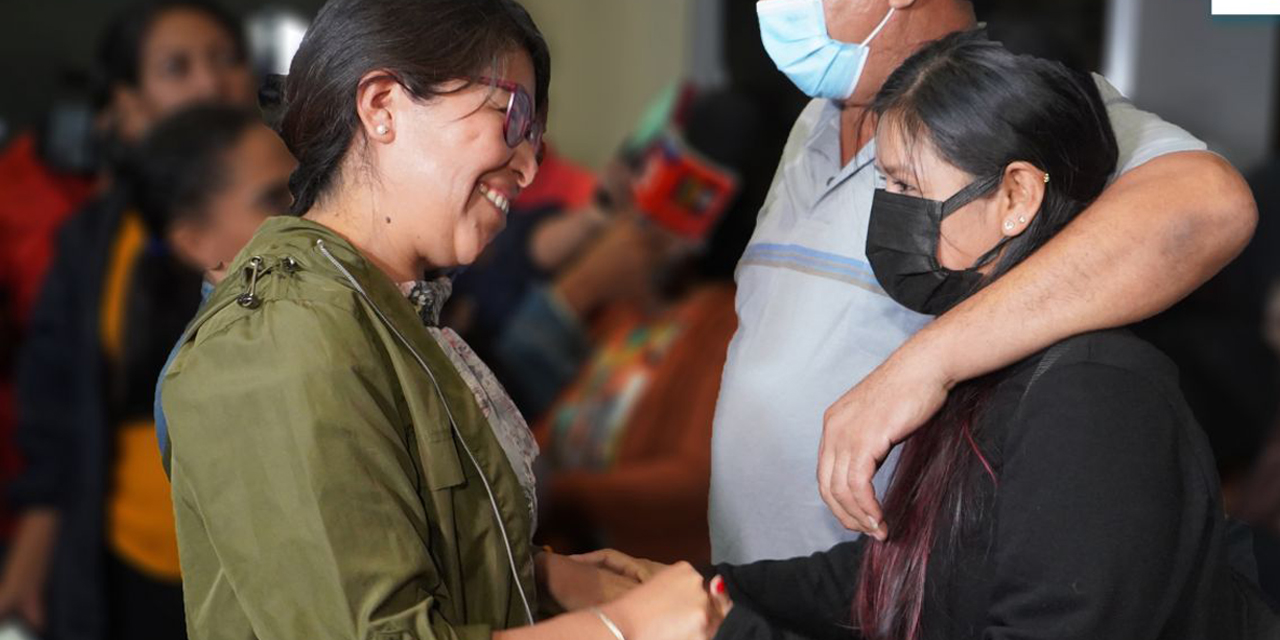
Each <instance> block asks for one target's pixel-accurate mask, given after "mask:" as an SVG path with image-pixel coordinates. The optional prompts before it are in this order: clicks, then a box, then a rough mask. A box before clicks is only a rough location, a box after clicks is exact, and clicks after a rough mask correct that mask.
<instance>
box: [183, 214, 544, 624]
mask: <svg viewBox="0 0 1280 640" xmlns="http://www.w3.org/2000/svg"><path fill="white" fill-rule="evenodd" d="M162 397H163V410H164V412H165V415H166V416H167V417H168V420H169V435H170V447H169V450H168V454H167V456H166V466H167V468H168V469H169V470H170V477H171V480H172V485H173V502H174V510H175V514H176V518H177V531H178V546H179V551H180V554H181V560H182V572H183V588H184V591H185V594H184V595H185V599H186V611H187V625H188V628H189V630H190V634H191V637H192V638H193V640H215V639H216V640H222V639H227V640H247V639H249V638H261V639H263V640H285V639H289V640H301V639H307V640H319V639H321V638H375V639H381V638H396V639H411V638H413V639H420V640H426V639H436V638H439V639H446V638H449V639H452V638H488V637H490V635H491V633H492V632H493V630H497V629H505V628H509V627H514V626H520V625H524V624H527V623H529V622H530V617H531V614H530V610H531V609H533V608H534V606H535V602H534V600H535V593H534V589H535V587H534V569H533V560H532V551H531V548H530V542H529V540H530V534H531V532H530V527H531V523H530V521H529V520H530V519H529V510H528V505H527V503H526V499H525V497H524V494H523V493H522V491H521V488H520V486H519V484H518V482H517V479H516V476H515V474H514V472H513V471H512V469H511V466H510V464H509V463H508V461H507V459H506V457H505V456H504V455H503V452H502V449H501V448H500V446H499V444H498V442H497V440H496V439H495V437H494V435H493V433H492V431H491V430H490V428H489V425H488V423H487V422H486V421H485V419H484V417H483V416H482V415H481V413H480V410H479V408H478V406H477V405H476V402H475V398H474V396H472V394H471V392H470V391H469V390H468V388H467V386H466V385H465V383H464V382H463V381H462V379H461V378H459V377H458V374H457V372H456V371H455V370H454V368H453V366H452V365H451V364H450V362H449V360H448V357H447V356H446V355H445V354H444V353H443V352H442V351H441V350H440V348H439V346H438V345H437V344H436V343H435V341H434V340H433V339H432V338H431V336H430V335H428V334H427V332H426V331H425V329H424V328H423V326H422V324H421V321H420V320H419V319H418V316H417V315H416V313H415V312H414V310H413V308H412V306H411V305H410V304H409V302H408V301H407V300H406V299H405V297H404V296H403V295H402V294H401V293H400V291H399V289H398V288H397V287H396V286H395V284H394V283H392V282H391V281H390V280H389V279H388V278H387V277H386V276H385V275H384V274H383V273H382V272H381V271H379V270H378V269H377V268H375V267H374V266H373V265H372V264H370V263H369V262H368V261H367V260H365V259H364V258H363V257H362V256H361V255H360V254H359V253H358V252H357V251H356V250H355V248H354V247H352V246H351V244H350V243H348V242H347V241H345V240H344V239H342V238H341V237H340V236H338V235H337V234H335V233H333V232H332V231H330V230H328V229H327V228H325V227H323V226H321V225H317V224H315V223H313V222H310V221H307V220H303V219H299V218H277V219H273V220H271V221H269V222H267V223H266V224H265V225H264V226H263V227H262V229H261V230H260V231H259V232H258V234H257V235H256V236H255V238H254V239H253V241H252V242H251V243H250V244H249V245H248V246H247V247H246V248H245V249H244V251H243V252H242V253H241V254H240V256H239V257H238V258H237V260H236V262H235V264H234V265H232V268H231V275H230V276H228V277H227V279H226V280H225V281H224V282H223V283H222V284H221V285H220V286H219V287H218V289H217V290H216V291H215V292H214V293H213V294H212V296H211V297H210V299H209V301H208V303H207V304H206V306H205V308H204V310H203V311H202V312H201V313H200V315H199V316H198V317H197V318H196V320H195V321H193V323H192V325H191V327H190V328H189V329H188V331H187V334H186V336H184V338H183V342H182V344H181V346H180V349H179V351H178V353H177V355H176V357H175V359H174V360H173V364H172V365H171V366H170V368H169V371H168V374H167V375H166V376H165V379H164V381H163V396H162Z"/></svg>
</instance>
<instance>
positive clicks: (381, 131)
mask: <svg viewBox="0 0 1280 640" xmlns="http://www.w3.org/2000/svg"><path fill="white" fill-rule="evenodd" d="M374 131H377V132H378V135H380V136H385V135H387V132H388V131H390V129H388V128H387V125H385V124H380V125H378V126H377V128H375V129H374Z"/></svg>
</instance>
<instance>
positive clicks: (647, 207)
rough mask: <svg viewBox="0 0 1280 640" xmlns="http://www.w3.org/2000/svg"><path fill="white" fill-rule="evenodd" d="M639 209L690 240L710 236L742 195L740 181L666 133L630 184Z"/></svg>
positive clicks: (680, 139) (669, 229)
mask: <svg viewBox="0 0 1280 640" xmlns="http://www.w3.org/2000/svg"><path fill="white" fill-rule="evenodd" d="M632 188H633V194H634V197H635V203H636V207H637V208H638V209H640V211H642V212H644V213H645V214H646V215H647V216H648V217H649V218H650V219H651V220H653V221H654V222H656V223H658V225H659V226H661V227H663V228H664V229H666V230H668V231H670V232H672V233H674V234H676V235H678V236H681V237H683V238H688V239H690V240H703V239H705V238H706V237H707V234H708V233H710V231H711V229H712V228H714V227H715V224H716V223H717V222H719V220H720V217H721V216H723V215H724V212H725V210H726V209H727V208H728V207H729V204H730V203H731V202H732V201H733V197H734V196H735V195H737V192H738V178H737V176H735V175H734V174H733V172H732V171H730V170H729V169H727V168H725V167H723V166H721V165H719V164H717V163H715V162H712V161H711V160H709V159H707V158H706V157H704V156H702V155H701V154H700V153H698V152H697V151H696V150H695V149H693V148H691V147H690V146H689V145H688V144H687V143H685V141H684V139H683V138H682V137H681V136H680V135H678V134H676V133H674V132H667V133H666V134H665V135H663V136H662V138H661V139H660V140H659V141H658V142H657V143H656V144H654V145H653V146H652V147H651V148H650V149H649V151H648V152H647V153H646V154H645V156H644V158H643V160H642V162H641V165H640V171H639V174H638V175H637V176H636V179H635V182H634V183H633V185H632Z"/></svg>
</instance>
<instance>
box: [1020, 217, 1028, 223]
mask: <svg viewBox="0 0 1280 640" xmlns="http://www.w3.org/2000/svg"><path fill="white" fill-rule="evenodd" d="M1026 223H1027V218H1026V217H1025V216H1018V224H1026Z"/></svg>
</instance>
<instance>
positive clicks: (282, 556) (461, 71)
mask: <svg viewBox="0 0 1280 640" xmlns="http://www.w3.org/2000/svg"><path fill="white" fill-rule="evenodd" d="M549 74H550V62H549V56H548V55H547V50H546V45H545V43H544V42H543V40H542V37H541V35H540V34H539V33H538V31H537V28H536V27H535V26H534V25H533V22H532V20H531V19H530V18H529V16H528V15H527V14H526V13H525V12H524V10H523V9H522V8H520V7H519V5H517V4H515V2H514V1H513V0H332V1H331V2H329V3H328V4H326V5H325V7H324V8H323V9H322V10H321V12H320V14H319V16H318V17H317V19H316V22H315V24H314V25H313V26H312V28H311V30H310V31H309V32H308V34H307V37H306V39H305V40H304V42H303V44H302V47H301V49H300V50H299V52H298V54H297V56H296V57H295V58H294V61H293V66H292V69H291V72H290V74H289V78H288V80H287V82H286V84H285V87H284V96H283V98H284V104H283V105H282V106H283V109H284V116H283V120H282V123H281V134H282V136H283V137H284V140H285V142H286V143H287V144H288V145H289V148H290V150H291V151H292V152H293V153H294V155H295V156H296V157H297V159H298V161H299V166H298V169H297V171H296V172H295V173H294V175H293V177H292V179H291V184H290V186H291V189H292V190H293V192H294V197H295V203H294V212H295V213H296V214H299V215H300V216H301V217H294V218H281V219H276V220H272V221H270V222H268V223H267V224H265V225H264V226H263V227H262V228H261V229H260V230H259V232H258V234H257V235H256V236H255V238H254V240H253V241H252V242H251V243H250V244H249V245H248V246H247V247H246V248H245V249H244V251H243V252H242V253H241V254H240V256H239V257H238V258H237V260H236V261H235V263H234V264H232V265H231V270H230V274H231V275H229V276H228V277H227V278H226V279H225V280H224V281H223V282H222V284H221V285H220V286H219V287H218V289H217V290H216V291H215V292H214V293H213V295H212V297H211V298H210V299H209V301H208V303H207V304H206V306H205V309H204V311H203V312H202V313H201V314H200V316H199V317H198V318H197V319H196V320H195V321H194V322H193V323H192V325H191V327H190V328H189V330H188V332H187V335H186V336H185V337H184V339H183V342H182V344H181V346H180V348H179V350H178V352H177V354H176V356H175V357H174V359H173V363H172V365H171V366H170V368H169V370H168V373H167V375H166V377H165V379H164V381H163V383H162V385H163V386H162V390H163V394H162V398H163V409H164V412H165V414H166V416H167V417H168V421H169V436H170V446H169V449H168V455H167V460H166V462H167V465H168V468H169V470H170V475H171V479H172V484H173V498H174V508H175V512H176V516H177V527H178V538H179V550H180V553H181V560H182V570H183V577H184V590H185V598H186V609H187V618H188V620H187V624H188V628H189V630H190V634H191V637H192V638H194V639H195V640H206V639H223V638H226V639H235V640H242V639H243V640H247V639H250V638H263V639H270V640H284V639H293V638H298V639H302V638H306V639H312V638H379V639H380V638H397V639H401V638H415V639H423V640H425V639H435V638H440V639H445V638H477V639H478V638H490V637H503V638H506V637H509V638H512V639H513V640H520V639H525V638H527V639H531V640H532V639H537V638H584V639H591V638H600V639H601V640H622V639H623V638H627V639H629V640H638V639H640V638H662V639H666V638H671V639H684V638H703V637H707V636H708V635H709V634H711V633H712V632H713V631H714V627H715V625H716V621H717V620H718V618H719V615H718V610H717V609H716V607H715V605H714V604H713V603H712V601H711V599H710V598H709V597H708V595H707V593H706V591H705V590H704V588H703V585H702V579H701V577H700V576H699V575H698V574H697V573H696V572H694V571H693V569H692V568H690V567H688V566H687V565H684V566H680V567H677V568H675V569H673V570H671V571H669V572H667V573H664V574H662V575H660V576H658V577H657V578H655V579H653V580H652V581H650V582H647V583H646V584H644V585H642V586H637V587H636V588H635V589H633V590H632V589H631V587H632V586H635V585H634V583H633V582H630V581H629V579H627V578H625V577H623V576H620V575H618V574H616V573H613V572H611V571H609V570H607V567H603V566H599V567H598V566H595V565H592V564H589V563H587V562H585V561H576V560H573V559H566V558H564V557H561V556H553V555H551V554H546V553H541V552H537V553H535V551H534V550H533V549H532V548H531V544H530V539H531V536H532V533H533V528H534V514H535V513H536V504H535V497H534V496H535V492H534V488H533V473H532V460H533V457H534V456H535V455H536V453H537V447H536V445H535V444H533V442H532V440H531V438H530V436H529V433H528V429H527V427H526V426H525V424H524V421H523V420H522V419H521V418H520V416H519V414H518V412H516V411H515V409H514V407H513V406H512V404H511V403H510V401H509V399H507V397H506V395H505V393H504V392H503V391H502V389H501V387H500V386H499V385H498V384H497V383H496V381H495V380H494V379H493V377H492V374H491V373H490V372H489V371H488V369H487V368H485V367H484V365H483V364H482V363H480V362H479V360H478V359H476V358H475V356H474V354H473V353H472V352H471V351H470V349H468V348H467V347H466V345H465V344H463V343H462V342H461V341H460V340H458V339H457V336H456V335H454V334H452V333H451V332H449V331H447V330H441V329H439V328H438V327H435V326H433V325H434V321H435V318H436V315H437V313H438V311H439V305H440V304H441V303H442V302H443V300H444V298H445V297H447V289H448V287H447V280H437V281H424V280H423V276H422V274H423V273H426V272H427V271H429V270H433V269H442V268H448V267H453V266H456V265H461V264H468V263H470V262H472V261H473V260H474V259H475V257H476V256H477V255H478V254H479V253H480V251H481V250H482V249H483V248H484V246H485V245H486V244H488V242H489V241H490V239H492V237H493V236H494V235H495V234H496V233H497V232H498V231H500V230H501V228H502V226H503V225H504V223H505V217H506V214H507V209H508V206H509V203H510V201H511V200H512V199H514V198H515V196H516V195H517V194H518V193H519V191H520V189H522V188H524V187H526V186H528V184H529V183H530V182H531V181H532V180H533V178H534V175H535V174H536V173H537V160H536V156H537V153H538V149H539V145H540V143H541V130H542V123H543V122H545V116H546V108H547V97H546V94H547V86H548V83H549ZM539 587H541V590H542V591H543V592H544V593H545V594H547V595H549V596H550V597H549V598H544V600H543V605H544V606H542V607H539V606H538V591H539ZM623 594H625V595H623ZM614 596H620V597H618V598H616V599H613V600H612V601H610V599H611V598H613V597H614ZM586 607H589V608H586ZM577 608H584V610H582V611H579V612H577V613H570V614H565V615H562V616H560V617H557V618H554V619H551V620H549V621H546V622H543V623H540V624H536V625H533V623H534V622H535V612H537V611H539V610H543V611H546V610H551V609H570V610H572V609H577ZM528 625H532V626H528ZM522 627H523V628H522Z"/></svg>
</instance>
